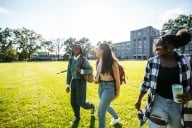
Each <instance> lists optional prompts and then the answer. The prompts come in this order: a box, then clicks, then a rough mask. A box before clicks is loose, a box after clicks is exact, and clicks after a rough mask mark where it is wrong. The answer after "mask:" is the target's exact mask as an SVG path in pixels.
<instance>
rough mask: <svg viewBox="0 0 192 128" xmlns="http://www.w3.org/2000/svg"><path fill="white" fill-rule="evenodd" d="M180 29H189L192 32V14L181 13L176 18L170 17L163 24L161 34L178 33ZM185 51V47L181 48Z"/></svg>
mask: <svg viewBox="0 0 192 128" xmlns="http://www.w3.org/2000/svg"><path fill="white" fill-rule="evenodd" d="M180 29H187V30H188V31H189V32H191V33H192V14H190V15H189V16H186V15H179V16H178V17H177V18H175V19H169V20H168V22H167V23H164V24H163V27H162V29H161V35H164V34H176V33H177V31H178V30H180ZM184 52H185V47H182V48H181V53H184Z"/></svg>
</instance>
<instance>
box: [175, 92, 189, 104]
mask: <svg viewBox="0 0 192 128" xmlns="http://www.w3.org/2000/svg"><path fill="white" fill-rule="evenodd" d="M176 98H177V99H178V101H179V102H180V103H182V104H185V103H187V102H188V101H190V100H192V94H190V93H184V94H179V95H177V97H176Z"/></svg>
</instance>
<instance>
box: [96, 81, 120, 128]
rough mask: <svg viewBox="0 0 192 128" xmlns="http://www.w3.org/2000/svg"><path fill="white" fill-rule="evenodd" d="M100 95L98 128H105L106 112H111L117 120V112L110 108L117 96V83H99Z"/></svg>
mask: <svg viewBox="0 0 192 128" xmlns="http://www.w3.org/2000/svg"><path fill="white" fill-rule="evenodd" d="M98 94H99V98H100V102H99V107H98V121H99V127H98V128H105V115H106V111H107V112H109V113H110V114H111V115H112V117H113V118H115V119H117V118H118V115H117V113H116V112H115V110H114V109H113V108H112V107H111V106H110V103H111V102H112V100H113V98H114V96H115V83H114V81H112V82H99V89H98Z"/></svg>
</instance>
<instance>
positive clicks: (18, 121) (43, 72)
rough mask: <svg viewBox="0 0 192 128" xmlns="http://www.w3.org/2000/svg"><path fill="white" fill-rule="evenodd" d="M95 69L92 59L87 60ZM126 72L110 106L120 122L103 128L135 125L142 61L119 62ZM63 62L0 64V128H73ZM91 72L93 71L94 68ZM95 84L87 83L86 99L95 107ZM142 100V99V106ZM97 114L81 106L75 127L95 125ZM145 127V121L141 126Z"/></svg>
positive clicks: (96, 100) (144, 62)
mask: <svg viewBox="0 0 192 128" xmlns="http://www.w3.org/2000/svg"><path fill="white" fill-rule="evenodd" d="M90 62H91V64H92V65H93V67H94V69H95V61H90ZM120 64H122V65H123V67H124V69H125V71H126V77H127V79H128V80H127V84H125V85H122V86H121V91H120V93H121V94H120V96H119V98H118V99H116V100H114V101H113V102H112V106H113V107H114V108H115V109H116V111H117V112H118V113H119V115H120V117H121V118H122V120H121V123H120V124H118V125H116V126H110V125H109V122H110V120H111V117H110V115H109V114H108V113H107V115H106V119H107V120H106V124H107V126H106V127H107V128H113V127H116V128H138V127H139V126H138V120H137V115H136V110H135V108H134V104H135V101H136V99H137V96H138V93H139V87H140V83H141V81H142V79H143V74H144V70H145V64H146V61H120ZM66 68H67V62H30V63H28V62H26V63H25V62H23V63H1V64H0V128H73V127H72V126H71V125H70V124H69V121H70V120H71V119H73V112H72V108H71V106H70V101H69V99H70V97H69V94H67V93H66V92H65V87H66V73H61V74H57V73H59V72H61V71H63V70H65V69H66ZM94 72H95V70H94ZM97 89H98V85H97V84H90V83H88V86H87V100H88V101H92V102H94V104H95V105H96V110H97V106H98V102H99V100H98V95H97ZM144 103H145V102H143V105H144ZM96 112H97V111H96ZM97 126H98V120H97V113H96V114H95V118H91V117H90V111H89V110H88V111H87V110H84V109H81V120H80V123H79V125H78V128H97ZM146 127H147V123H146V124H145V126H143V128H146Z"/></svg>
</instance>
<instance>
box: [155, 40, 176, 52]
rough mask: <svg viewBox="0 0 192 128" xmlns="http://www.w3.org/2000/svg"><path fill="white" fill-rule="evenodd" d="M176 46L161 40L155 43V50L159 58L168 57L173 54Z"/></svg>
mask: <svg viewBox="0 0 192 128" xmlns="http://www.w3.org/2000/svg"><path fill="white" fill-rule="evenodd" d="M173 49H174V45H173V44H172V43H167V42H166V41H164V40H163V39H161V38H159V39H157V40H156V41H155V44H154V50H155V53H156V54H157V55H158V56H168V55H170V54H172V53H173Z"/></svg>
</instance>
